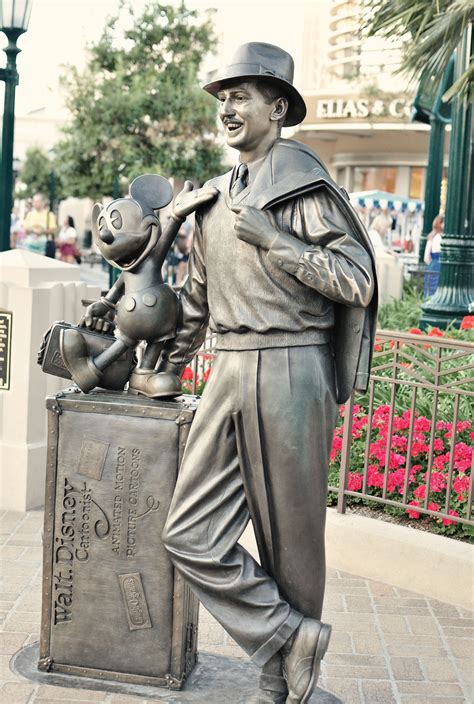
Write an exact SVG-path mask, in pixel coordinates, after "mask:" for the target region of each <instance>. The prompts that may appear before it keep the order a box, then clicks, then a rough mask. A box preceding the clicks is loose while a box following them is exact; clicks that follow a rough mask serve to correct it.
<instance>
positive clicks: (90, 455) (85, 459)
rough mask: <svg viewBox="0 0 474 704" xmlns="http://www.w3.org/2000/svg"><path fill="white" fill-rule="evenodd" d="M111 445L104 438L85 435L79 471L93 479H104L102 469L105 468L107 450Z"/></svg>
mask: <svg viewBox="0 0 474 704" xmlns="http://www.w3.org/2000/svg"><path fill="white" fill-rule="evenodd" d="M109 447H110V445H109V443H108V442H104V441H103V440H96V439H95V438H89V437H84V438H83V439H82V447H81V454H80V456H79V467H78V468H77V473H78V474H82V475H83V476H84V477H90V478H91V479H97V481H100V480H101V479H102V470H103V469H104V463H105V458H106V457H107V450H108V449H109Z"/></svg>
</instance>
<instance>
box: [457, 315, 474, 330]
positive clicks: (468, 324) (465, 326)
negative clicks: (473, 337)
mask: <svg viewBox="0 0 474 704" xmlns="http://www.w3.org/2000/svg"><path fill="white" fill-rule="evenodd" d="M459 327H460V328H461V330H474V315H465V316H464V318H463V319H462V320H461V325H460V326H459Z"/></svg>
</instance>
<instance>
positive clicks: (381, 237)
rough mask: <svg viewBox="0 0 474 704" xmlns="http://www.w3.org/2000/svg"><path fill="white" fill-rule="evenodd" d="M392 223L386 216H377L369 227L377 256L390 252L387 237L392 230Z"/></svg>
mask: <svg viewBox="0 0 474 704" xmlns="http://www.w3.org/2000/svg"><path fill="white" fill-rule="evenodd" d="M390 226H391V221H389V219H388V218H387V217H386V216H385V215H382V214H380V215H377V216H376V217H375V218H374V220H373V221H372V224H371V225H370V227H369V237H370V241H371V242H372V246H373V248H374V250H375V254H376V255H377V254H380V253H381V252H388V251H389V248H388V246H387V235H388V232H389V230H390Z"/></svg>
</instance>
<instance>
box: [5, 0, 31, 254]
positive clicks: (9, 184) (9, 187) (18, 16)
mask: <svg viewBox="0 0 474 704" xmlns="http://www.w3.org/2000/svg"><path fill="white" fill-rule="evenodd" d="M31 7H32V0H1V2H0V30H1V31H2V32H4V34H6V36H7V39H8V44H7V46H6V47H5V49H4V51H5V53H6V55H7V65H6V68H2V69H0V79H1V80H2V81H5V101H4V106H3V125H2V155H1V164H0V252H4V251H6V250H7V249H10V222H11V211H12V206H13V133H14V125H15V89H16V86H17V85H18V71H17V70H16V57H17V55H18V54H19V53H20V51H21V49H19V48H18V47H17V41H18V37H19V36H20V35H21V34H23V33H24V32H26V30H27V29H28V22H29V19H30V14H31Z"/></svg>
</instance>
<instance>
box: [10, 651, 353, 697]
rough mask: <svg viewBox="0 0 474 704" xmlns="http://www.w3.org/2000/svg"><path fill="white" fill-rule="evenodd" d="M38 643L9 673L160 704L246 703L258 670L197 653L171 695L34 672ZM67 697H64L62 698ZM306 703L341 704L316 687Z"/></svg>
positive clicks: (18, 658)
mask: <svg viewBox="0 0 474 704" xmlns="http://www.w3.org/2000/svg"><path fill="white" fill-rule="evenodd" d="M38 657H39V644H38V643H32V644H31V645H28V646H26V648H22V649H21V650H19V651H18V652H17V653H16V654H15V655H14V656H13V658H12V660H11V662H10V668H11V670H12V671H13V672H14V673H15V674H17V675H20V676H21V677H25V678H26V679H28V680H32V681H33V682H39V683H41V684H49V685H54V686H57V687H67V688H73V689H92V690H95V691H100V692H115V693H117V694H126V695H129V696H135V697H144V698H145V699H148V700H152V701H153V699H157V700H158V701H159V702H160V704H188V703H189V704H203V702H206V704H222V702H226V703H227V704H248V702H249V700H250V697H251V696H252V695H253V694H255V692H256V691H257V688H258V675H259V671H258V669H257V668H256V667H255V665H253V664H252V663H251V662H250V661H249V660H244V659H240V658H228V657H224V656H222V655H213V654H211V653H199V662H198V664H197V665H196V667H195V668H194V670H193V672H192V673H191V675H190V677H189V679H188V681H187V682H186V685H185V688H184V689H183V690H181V691H180V692H176V691H174V692H172V691H170V690H168V689H165V688H161V687H145V686H142V685H132V684H122V683H119V682H111V681H102V680H93V679H89V678H86V677H71V676H70V675H60V674H55V673H47V672H41V671H40V670H38V669H37V663H38ZM65 698H67V695H65ZM309 704H342V702H341V700H340V699H338V698H337V697H336V696H334V695H333V694H331V693H330V692H325V691H323V690H322V689H320V688H319V687H318V688H317V690H316V691H315V692H314V694H313V696H312V697H311V699H310V701H309Z"/></svg>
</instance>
